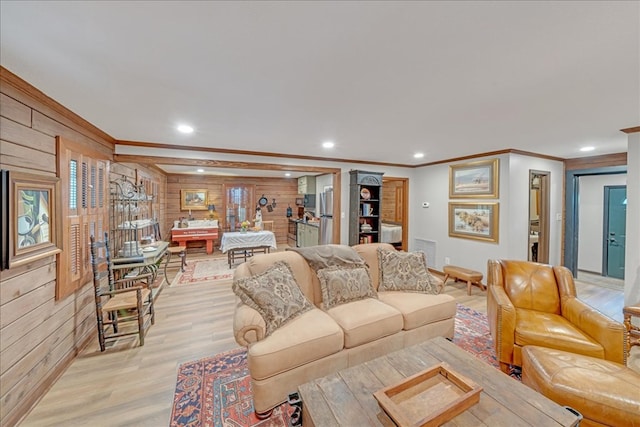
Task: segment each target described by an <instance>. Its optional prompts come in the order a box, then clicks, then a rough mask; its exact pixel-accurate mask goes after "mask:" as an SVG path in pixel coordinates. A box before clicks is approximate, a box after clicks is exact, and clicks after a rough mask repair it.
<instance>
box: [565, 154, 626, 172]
mask: <svg viewBox="0 0 640 427" xmlns="http://www.w3.org/2000/svg"><path fill="white" fill-rule="evenodd" d="M626 165H627V153H616V154H604V155H602V156H591V157H579V158H577V159H567V160H565V161H564V168H565V170H568V171H571V170H580V169H592V168H603V167H608V166H626Z"/></svg>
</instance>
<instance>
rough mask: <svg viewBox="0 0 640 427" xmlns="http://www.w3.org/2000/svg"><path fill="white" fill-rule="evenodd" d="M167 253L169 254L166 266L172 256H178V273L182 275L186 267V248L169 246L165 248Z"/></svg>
mask: <svg viewBox="0 0 640 427" xmlns="http://www.w3.org/2000/svg"><path fill="white" fill-rule="evenodd" d="M167 253H168V254H169V259H168V260H167V264H169V262H170V261H171V258H172V257H173V256H174V255H178V256H179V257H180V271H182V272H183V273H184V267H185V266H186V265H187V248H186V247H184V246H169V247H168V248H167Z"/></svg>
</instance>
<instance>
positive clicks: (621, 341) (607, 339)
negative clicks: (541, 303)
mask: <svg viewBox="0 0 640 427" xmlns="http://www.w3.org/2000/svg"><path fill="white" fill-rule="evenodd" d="M562 316H563V317H564V318H565V319H567V320H568V321H569V322H571V323H572V324H574V325H576V326H577V327H578V328H579V329H580V330H581V331H582V332H584V333H585V334H587V335H589V336H590V337H591V338H593V339H594V340H596V341H597V342H598V343H600V345H602V347H604V358H605V359H606V360H611V361H613V362H617V363H621V364H623V365H624V364H625V362H626V361H625V357H626V352H625V340H626V336H625V333H626V329H625V327H624V325H623V324H622V323H620V322H616V321H615V320H613V319H611V318H609V317H607V316H605V315H604V314H602V313H600V312H599V311H598V310H596V309H594V308H593V307H591V306H589V305H587V304H585V303H584V302H583V301H580V300H579V299H577V298H570V297H569V298H563V300H562Z"/></svg>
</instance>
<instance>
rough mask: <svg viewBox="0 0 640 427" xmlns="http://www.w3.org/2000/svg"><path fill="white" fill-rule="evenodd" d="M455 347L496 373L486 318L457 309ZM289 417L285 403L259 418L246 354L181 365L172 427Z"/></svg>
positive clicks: (271, 424) (282, 423) (284, 421)
mask: <svg viewBox="0 0 640 427" xmlns="http://www.w3.org/2000/svg"><path fill="white" fill-rule="evenodd" d="M453 342H454V344H456V345H458V346H459V347H461V348H462V349H464V350H466V351H468V352H469V353H471V354H473V355H474V356H476V357H478V358H480V359H481V360H483V361H485V362H487V363H488V364H490V365H492V366H494V367H495V368H496V369H498V367H499V364H498V362H497V360H496V357H495V352H494V349H493V344H492V340H491V334H490V333H489V322H488V320H487V316H486V315H484V314H482V313H479V312H477V311H475V310H473V309H471V308H469V307H465V306H463V305H460V304H458V307H457V313H456V320H455V333H454V338H453ZM292 412H293V409H292V408H291V407H289V405H288V404H286V403H284V404H282V405H280V406H278V407H276V408H275V409H274V412H273V415H272V416H271V417H270V418H268V419H266V420H259V419H257V417H256V416H255V413H254V411H253V398H252V392H251V380H250V378H249V369H248V366H247V352H246V350H245V349H244V348H237V349H234V350H230V351H227V352H225V353H221V354H217V355H215V356H213V357H206V358H203V359H199V360H195V361H193V362H188V363H184V364H182V365H180V367H179V368H178V380H177V384H176V390H175V395H174V400H173V410H172V413H171V422H170V425H171V426H172V427H173V426H175V427H178V426H193V427H195V426H203V427H231V426H233V427H238V426H247V427H253V426H260V427H287V426H288V425H289V419H290V415H291V413H292Z"/></svg>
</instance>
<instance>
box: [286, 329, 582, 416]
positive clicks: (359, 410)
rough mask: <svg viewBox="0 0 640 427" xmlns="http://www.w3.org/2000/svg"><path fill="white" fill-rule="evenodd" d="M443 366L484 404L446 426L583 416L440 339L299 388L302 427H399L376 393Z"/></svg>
mask: <svg viewBox="0 0 640 427" xmlns="http://www.w3.org/2000/svg"><path fill="white" fill-rule="evenodd" d="M440 362H446V363H447V364H448V365H449V366H450V367H451V368H452V369H453V370H455V371H456V372H458V373H460V374H462V375H464V376H466V377H467V378H469V379H471V380H473V381H475V382H476V383H478V384H479V385H480V386H482V387H483V391H482V392H481V394H480V402H479V403H478V404H476V405H474V406H472V407H471V408H469V409H468V410H466V411H465V412H463V413H462V414H460V415H458V416H457V417H455V418H454V419H453V420H452V421H450V422H448V423H446V424H444V425H445V426H455V425H474V426H481V425H487V426H519V425H540V426H542V425H544V426H556V425H557V426H575V425H577V424H578V422H579V417H578V416H576V415H575V414H573V413H571V412H569V411H568V410H566V409H565V408H563V407H562V406H560V405H558V404H556V403H555V402H553V401H551V400H549V399H547V398H546V397H544V396H543V395H541V394H539V393H537V392H535V391H533V390H532V389H530V388H528V387H527V386H525V385H523V384H522V383H520V382H519V381H517V380H514V379H513V378H510V377H509V376H507V375H505V374H504V373H502V372H501V371H500V370H499V369H497V368H494V367H493V366H490V365H488V364H487V363H485V362H483V361H481V360H479V359H478V358H476V357H474V356H472V355H471V354H469V353H467V352H466V351H464V350H462V349H460V348H459V347H458V346H456V345H455V344H453V343H451V342H449V341H447V340H446V339H444V338H442V337H438V338H434V339H432V340H429V341H426V342H424V343H422V344H418V345H415V346H413V347H409V348H406V349H403V350H399V351H396V352H394V353H391V354H388V355H386V356H382V357H379V358H377V359H374V360H371V361H369V362H365V363H363V364H360V365H357V366H353V367H351V368H347V369H344V370H342V371H339V372H337V373H335V374H332V375H328V376H326V377H323V378H319V379H317V380H315V381H311V382H308V383H306V384H303V385H301V386H300V387H299V388H298V391H299V393H300V397H301V398H302V425H304V426H305V427H308V426H340V425H341V426H364V425H372V426H395V424H394V423H393V421H392V420H391V419H390V418H389V417H388V416H387V414H386V413H385V412H384V411H383V410H382V409H381V408H380V406H379V405H378V402H377V401H376V399H375V398H374V397H373V393H374V392H375V391H377V390H379V389H381V388H383V387H386V386H389V385H393V384H397V383H398V382H400V381H402V380H403V379H404V378H406V377H408V376H410V375H413V374H416V373H418V372H420V371H423V370H425V369H427V368H429V367H430V366H433V365H435V364H437V363H440Z"/></svg>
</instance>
